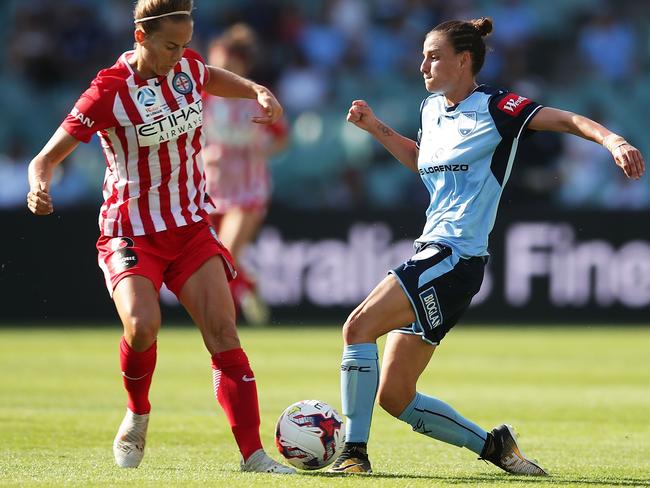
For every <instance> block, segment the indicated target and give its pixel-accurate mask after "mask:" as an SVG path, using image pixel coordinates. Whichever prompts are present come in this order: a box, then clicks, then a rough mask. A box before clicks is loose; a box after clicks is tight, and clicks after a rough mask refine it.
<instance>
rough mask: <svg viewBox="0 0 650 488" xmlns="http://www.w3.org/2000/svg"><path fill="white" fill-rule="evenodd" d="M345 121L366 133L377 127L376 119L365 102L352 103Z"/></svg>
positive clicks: (356, 101)
mask: <svg viewBox="0 0 650 488" xmlns="http://www.w3.org/2000/svg"><path fill="white" fill-rule="evenodd" d="M346 120H347V121H348V122H351V123H353V124H354V125H356V126H357V127H359V128H360V129H363V130H366V131H370V130H371V129H372V128H373V127H375V126H376V125H377V117H375V113H374V112H373V111H372V109H371V108H370V106H369V105H368V103H367V102H366V101H365V100H355V101H354V102H352V105H351V106H350V110H348V116H347V117H346Z"/></svg>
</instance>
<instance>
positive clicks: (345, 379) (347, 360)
mask: <svg viewBox="0 0 650 488" xmlns="http://www.w3.org/2000/svg"><path fill="white" fill-rule="evenodd" d="M377 358H378V355H377V344H374V343H371V344H350V345H346V346H345V348H344V349H343V360H342V361H341V403H342V406H343V415H345V416H346V417H347V418H348V421H347V423H346V424H345V440H346V442H368V436H369V435H370V421H371V420H372V409H373V407H374V406H375V396H376V395H377V388H378V387H379V363H378V361H377Z"/></svg>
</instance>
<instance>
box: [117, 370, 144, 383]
mask: <svg viewBox="0 0 650 488" xmlns="http://www.w3.org/2000/svg"><path fill="white" fill-rule="evenodd" d="M122 376H124V377H125V378H126V379H127V380H131V381H138V380H141V379H142V378H144V377H146V376H149V373H145V374H143V375H142V376H140V377H139V378H131V377H130V376H127V375H126V374H125V373H124V371H122Z"/></svg>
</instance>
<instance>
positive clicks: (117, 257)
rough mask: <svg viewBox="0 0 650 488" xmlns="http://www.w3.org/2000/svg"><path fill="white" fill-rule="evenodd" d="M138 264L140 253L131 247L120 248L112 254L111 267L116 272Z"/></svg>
mask: <svg viewBox="0 0 650 488" xmlns="http://www.w3.org/2000/svg"><path fill="white" fill-rule="evenodd" d="M136 264H138V255H137V254H136V253H135V250H133V249H131V248H130V247H123V248H122V249H118V250H117V251H115V252H114V253H113V255H112V256H111V268H112V269H113V272H114V273H121V272H123V271H126V270H127V269H131V268H133V266H135V265H136Z"/></svg>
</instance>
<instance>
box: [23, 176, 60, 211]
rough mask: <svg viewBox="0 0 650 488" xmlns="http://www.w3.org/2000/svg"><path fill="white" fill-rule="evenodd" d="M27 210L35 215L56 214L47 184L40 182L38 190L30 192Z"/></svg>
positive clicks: (33, 189) (34, 189)
mask: <svg viewBox="0 0 650 488" xmlns="http://www.w3.org/2000/svg"><path fill="white" fill-rule="evenodd" d="M27 208H29V210H30V211H31V212H32V213H33V214H35V215H49V214H51V213H52V212H54V206H53V205H52V197H51V196H50V193H49V188H48V185H47V183H44V182H42V181H40V182H39V183H38V188H32V189H31V190H30V192H29V193H28V194H27Z"/></svg>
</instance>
